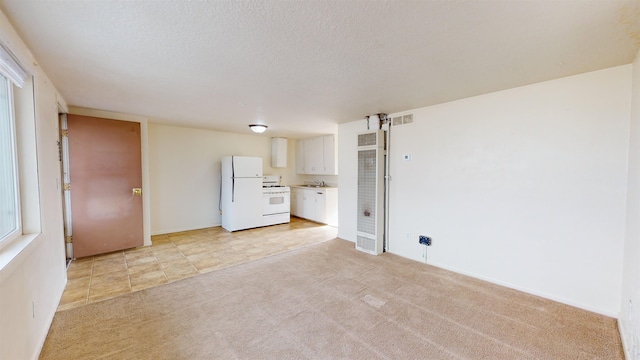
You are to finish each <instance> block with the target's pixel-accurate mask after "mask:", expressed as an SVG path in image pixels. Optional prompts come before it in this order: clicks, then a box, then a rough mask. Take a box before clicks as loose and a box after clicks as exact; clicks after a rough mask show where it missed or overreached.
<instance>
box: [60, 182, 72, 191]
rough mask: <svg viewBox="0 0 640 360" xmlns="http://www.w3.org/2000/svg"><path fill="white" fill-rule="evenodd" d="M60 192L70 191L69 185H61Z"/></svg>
mask: <svg viewBox="0 0 640 360" xmlns="http://www.w3.org/2000/svg"><path fill="white" fill-rule="evenodd" d="M62 190H64V191H69V190H71V183H64V185H62Z"/></svg>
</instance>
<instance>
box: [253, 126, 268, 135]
mask: <svg viewBox="0 0 640 360" xmlns="http://www.w3.org/2000/svg"><path fill="white" fill-rule="evenodd" d="M249 128H250V129H251V131H253V132H254V133H256V134H262V133H263V132H264V131H265V130H267V128H268V126H267V125H263V124H251V125H249Z"/></svg>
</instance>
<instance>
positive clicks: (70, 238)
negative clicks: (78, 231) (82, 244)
mask: <svg viewBox="0 0 640 360" xmlns="http://www.w3.org/2000/svg"><path fill="white" fill-rule="evenodd" d="M64 242H65V243H67V244H71V243H73V238H72V237H71V236H65V237H64Z"/></svg>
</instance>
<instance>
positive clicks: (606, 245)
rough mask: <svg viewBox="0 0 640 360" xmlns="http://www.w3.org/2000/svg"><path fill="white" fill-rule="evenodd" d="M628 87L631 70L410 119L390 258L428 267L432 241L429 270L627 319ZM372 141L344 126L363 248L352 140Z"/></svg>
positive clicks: (395, 191)
mask: <svg viewBox="0 0 640 360" xmlns="http://www.w3.org/2000/svg"><path fill="white" fill-rule="evenodd" d="M630 79H631V66H630V65H626V66H620V67H615V68H611V69H606V70H601V71H597V72H592V73H587V74H582V75H577V76H573V77H568V78H563V79H558V80H553V81H548V82H543V83H538V84H534V85H530V86H525V87H520V88H515V89H510V90H506V91H502V92H497V93H492V94H488V95H483V96H478V97H473V98H469V99H464V100H460V101H456V102H451V103H446V104H442V105H437V106H431V107H426V108H421V109H415V110H411V111H407V112H406V113H412V114H414V123H413V124H409V125H402V126H396V127H393V128H392V133H391V151H390V154H389V156H390V159H391V170H390V175H391V178H392V180H391V184H390V196H391V199H390V206H391V207H390V241H389V243H390V247H389V248H390V252H392V253H395V254H398V255H401V256H404V257H407V258H411V259H414V260H418V261H425V258H424V257H423V256H424V255H425V252H424V250H425V249H424V247H423V246H421V245H419V244H418V235H420V234H424V235H429V236H431V237H432V238H433V246H431V247H429V248H428V249H427V251H426V262H427V263H430V264H433V265H436V266H440V267H443V268H448V269H451V270H454V271H457V272H460V273H464V274H469V275H471V276H475V277H478V278H483V279H486V280H489V281H492V282H496V283H500V284H504V285H507V286H510V287H513V288H517V289H521V290H524V291H527V292H530V293H534V294H538V295H541V296H544V297H547V298H551V299H555V300H559V301H562V302H565V303H568V304H571V305H575V306H578V307H582V308H585V309H588V310H592V311H596V312H600V313H603V314H607V315H611V316H616V315H617V314H618V310H619V302H620V289H621V277H622V266H621V262H622V254H623V253H622V248H623V237H624V234H623V233H624V212H625V194H626V160H627V145H628V126H629V98H630V96H629V94H630V86H631V81H630ZM363 130H365V123H364V121H358V122H354V123H347V124H342V125H341V126H340V128H339V134H340V139H341V140H340V145H341V148H340V157H341V163H340V164H341V165H340V172H341V175H342V176H341V178H342V181H341V182H340V224H341V226H340V230H339V234H340V236H341V237H344V238H347V239H349V240H352V241H353V240H354V239H355V226H352V225H350V224H354V223H355V221H356V214H355V211H349V210H350V208H352V207H353V206H355V205H354V204H353V203H352V202H353V201H355V200H354V199H355V198H354V197H353V196H349V195H348V194H355V193H356V188H357V184H356V183H355V182H354V181H349V180H348V179H349V175H346V173H348V172H349V171H351V172H353V170H352V169H351V166H352V165H349V160H347V159H351V158H354V159H355V157H356V149H355V146H353V144H351V141H350V140H348V139H351V138H355V133H357V132H358V131H363ZM343 146H348V147H346V148H345V147H343ZM404 154H411V159H412V160H411V161H403V160H402V156H403V155H404ZM343 164H344V167H343ZM345 179H346V181H345ZM345 194H347V196H343V195H345ZM351 210H353V209H351ZM345 211H349V212H348V213H346V212H345ZM344 224H347V225H345V226H343V225H344Z"/></svg>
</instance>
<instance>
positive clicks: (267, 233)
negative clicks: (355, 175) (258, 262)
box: [58, 217, 337, 311]
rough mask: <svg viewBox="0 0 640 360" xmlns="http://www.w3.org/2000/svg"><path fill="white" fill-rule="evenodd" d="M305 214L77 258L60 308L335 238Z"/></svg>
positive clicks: (170, 236)
mask: <svg viewBox="0 0 640 360" xmlns="http://www.w3.org/2000/svg"><path fill="white" fill-rule="evenodd" d="M336 235H337V229H336V228H334V227H331V226H326V225H321V224H317V223H314V222H311V221H306V220H303V219H299V218H295V217H292V218H291V223H289V224H281V225H274V226H268V227H263V228H258V229H251V230H244V231H238V232H234V233H230V232H228V231H226V230H224V229H222V228H221V227H214V228H208V229H202V230H194V231H186V232H181V233H174V234H166V235H157V236H153V237H152V238H151V242H152V244H153V245H151V246H146V247H140V248H135V249H129V250H123V251H117V252H113V253H109V254H103V255H96V256H90V257H86V258H81V259H77V260H74V261H72V262H71V264H70V265H69V269H68V270H67V279H68V280H67V286H66V287H65V290H64V293H63V295H62V299H61V300H60V305H59V306H58V311H61V310H67V309H71V308H75V307H79V306H83V305H86V304H90V303H93V302H96V301H101V300H105V299H109V298H112V297H116V296H119V295H124V294H128V293H130V292H134V291H138V290H142V289H147V288H150V287H153V286H158V285H162V284H166V283H169V282H172V281H176V280H180V279H184V278H187V277H190V276H194V275H198V274H203V273H207V272H210V271H214V270H217V269H221V268H225V267H229V266H233V265H236V264H240V263H244V262H247V261H251V260H255V259H259V258H263V257H266V256H270V255H274V254H278V253H281V252H285V251H288V250H292V249H296V248H299V247H303V246H306V245H309V244H313V243H318V242H322V241H326V240H330V239H333V238H335V237H336Z"/></svg>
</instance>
